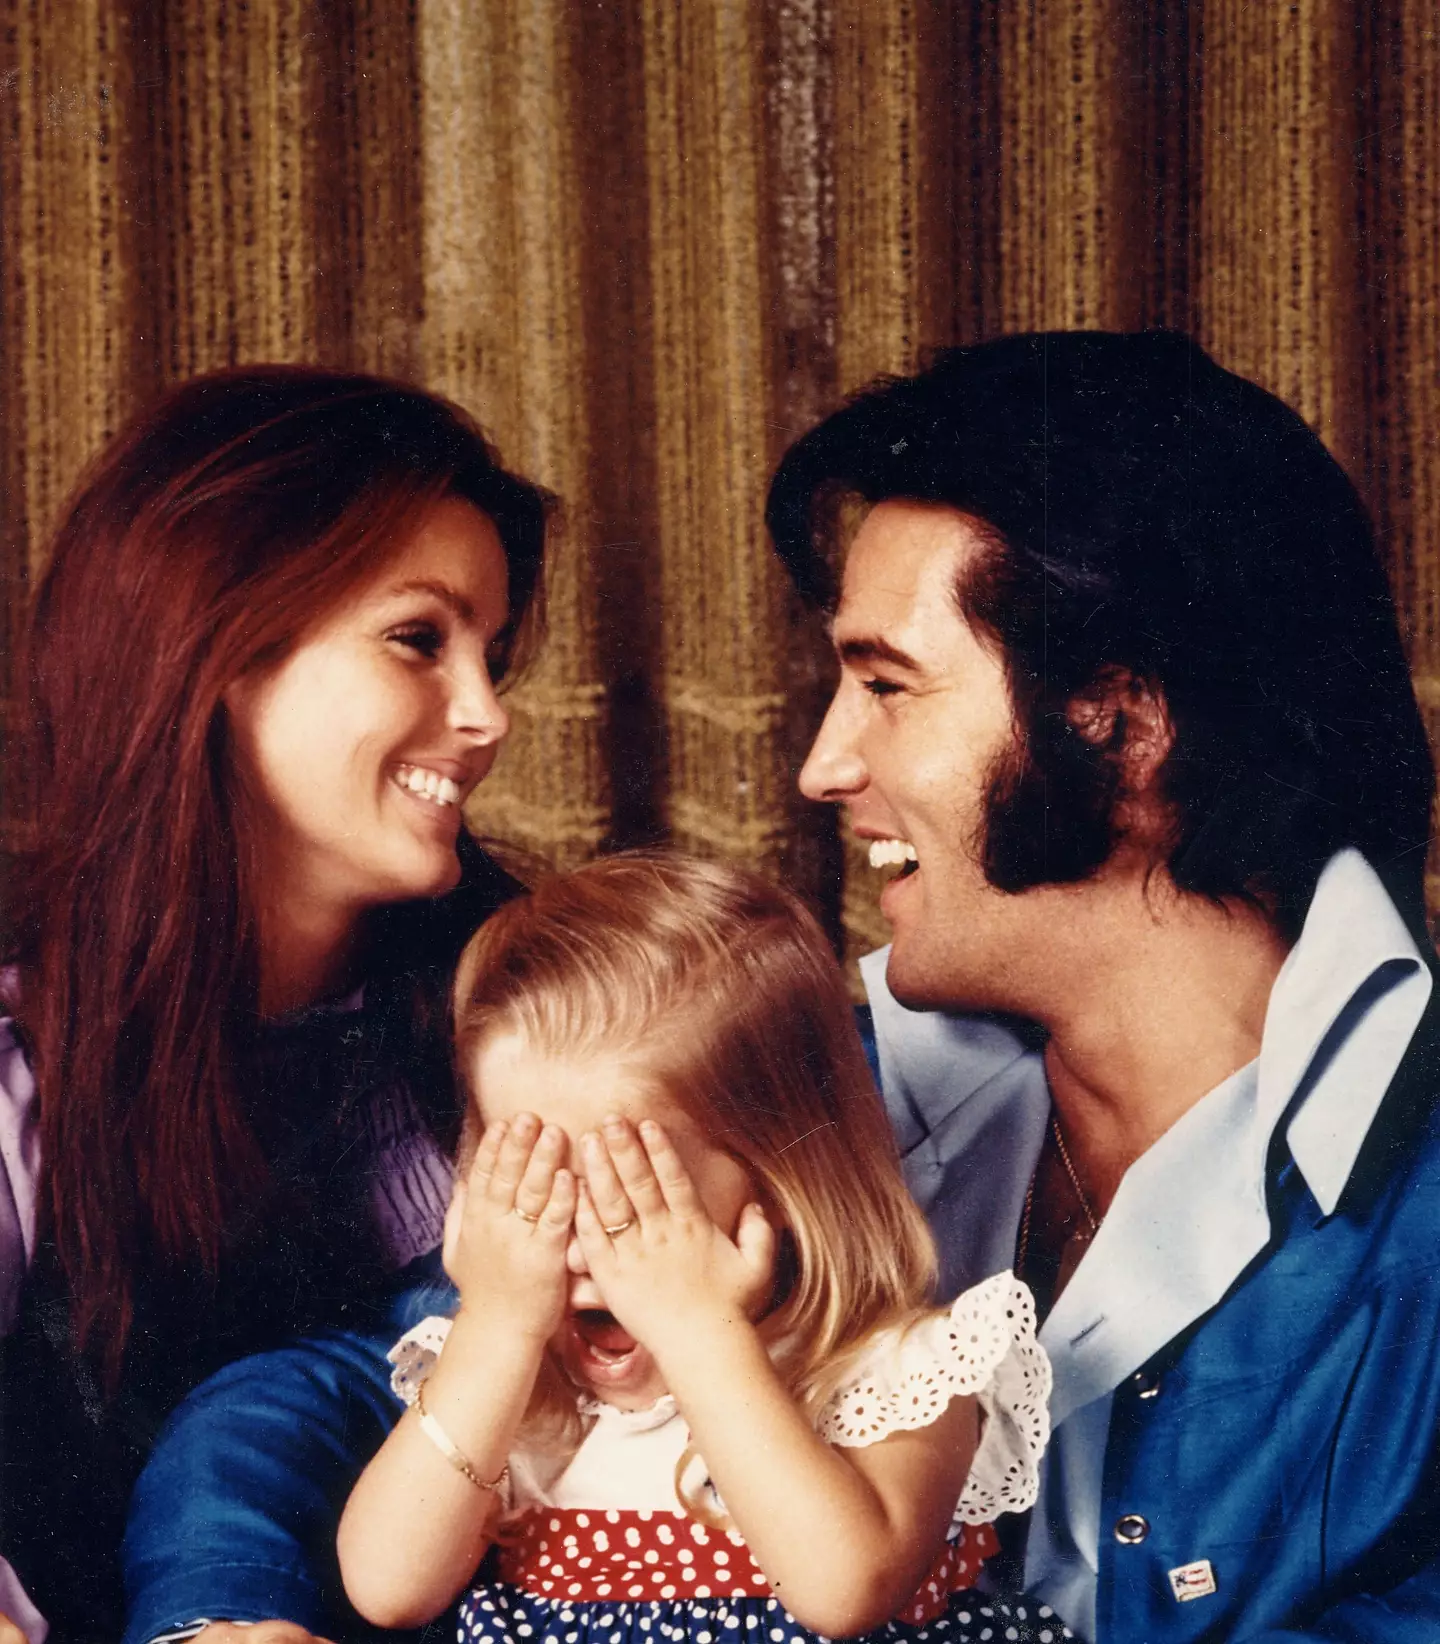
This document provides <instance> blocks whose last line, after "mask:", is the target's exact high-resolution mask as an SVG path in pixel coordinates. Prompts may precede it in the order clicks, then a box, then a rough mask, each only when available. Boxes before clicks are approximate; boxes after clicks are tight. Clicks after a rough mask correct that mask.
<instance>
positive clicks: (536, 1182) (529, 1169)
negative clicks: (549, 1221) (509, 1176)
mask: <svg viewBox="0 0 1440 1644" xmlns="http://www.w3.org/2000/svg"><path fill="white" fill-rule="evenodd" d="M564 1157H565V1132H564V1131H563V1130H561V1128H560V1127H559V1125H546V1126H545V1128H544V1129H543V1130H542V1131H541V1132H540V1134H539V1136H537V1137H536V1139H535V1145H534V1147H533V1148H532V1149H531V1151H530V1157H529V1159H528V1160H527V1161H526V1164H525V1173H524V1175H523V1176H521V1178H520V1180H519V1182H518V1183H517V1184H516V1187H515V1202H514V1204H513V1205H512V1206H511V1208H512V1209H513V1210H514V1211H515V1213H516V1214H517V1215H518V1216H520V1217H522V1218H523V1219H524V1220H525V1221H527V1222H530V1223H531V1224H532V1225H533V1224H534V1223H535V1222H538V1221H539V1220H540V1216H541V1214H542V1212H543V1211H544V1209H545V1206H546V1205H547V1204H549V1202H550V1190H551V1188H552V1187H553V1186H554V1185H555V1172H556V1170H557V1169H558V1168H559V1164H560V1161H561V1159H563V1158H564Z"/></svg>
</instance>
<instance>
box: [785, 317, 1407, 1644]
mask: <svg viewBox="0 0 1440 1644" xmlns="http://www.w3.org/2000/svg"><path fill="white" fill-rule="evenodd" d="M856 501H858V502H860V503H862V504H864V505H867V506H868V510H869V511H868V512H867V513H865V515H864V518H863V523H861V524H860V526H859V529H858V530H857V531H856V532H855V534H854V537H853V541H852V542H851V543H850V546H849V550H848V554H847V555H846V557H845V561H844V571H843V581H842V582H841V585H840V588H839V590H838V598H837V594H836V590H835V588H834V584H833V576H832V573H831V570H830V560H829V559H828V558H827V545H828V541H829V538H830V537H831V536H832V535H833V534H834V530H833V527H834V526H835V524H836V522H837V521H838V520H840V519H843V518H852V519H853V517H854V515H855V513H856V511H857V510H856V509H855V508H854V507H853V506H850V507H845V506H841V505H842V504H845V503H847V502H848V503H851V504H853V503H854V502H856ZM769 520H770V524H771V529H772V532H773V534H774V537H775V540H776V543H777V546H778V549H779V551H780V554H781V556H782V557H783V558H784V560H785V561H786V563H787V565H788V567H789V568H790V570H791V572H792V574H793V575H794V577H795V579H796V581H797V583H798V585H799V586H800V588H801V589H802V591H803V592H805V593H806V594H807V595H809V596H810V597H811V598H812V599H814V600H816V601H817V602H819V603H822V604H826V605H828V606H829V608H830V609H831V611H832V613H833V615H832V633H833V638H834V644H835V650H836V653H837V657H838V660H839V667H840V678H839V684H838V685H837V687H836V690H835V695H834V699H833V701H832V703H831V705H830V708H829V712H828V714H827V717H826V719H825V722H824V724H823V726H822V728H821V730H820V733H819V736H818V737H817V739H816V742H815V745H814V748H813V749H812V751H811V754H810V756H809V759H808V761H807V763H806V765H805V768H804V771H803V773H802V775H801V787H802V789H803V790H804V792H805V793H806V794H807V795H809V796H810V797H811V798H812V799H818V800H824V801H828V802H832V803H836V804H840V805H842V806H844V807H845V809H846V811H847V812H848V815H849V819H850V823H851V826H852V828H853V830H854V831H855V833H856V834H858V835H859V837H860V838H861V839H868V840H870V841H872V842H874V843H873V846H872V855H873V856H875V857H876V858H879V859H889V860H892V861H898V860H900V859H902V858H903V859H905V865H904V867H903V869H902V871H901V872H900V873H899V874H898V875H897V876H896V877H895V878H894V879H892V880H891V882H890V883H889V884H888V885H887V887H886V889H885V891H884V893H883V895H882V899H881V906H882V909H883V911H884V912H885V914H886V916H887V918H888V919H889V921H890V923H891V926H892V928H893V943H892V946H891V947H890V948H889V949H888V950H887V953H886V954H882V955H877V956H873V958H872V960H871V961H869V962H867V963H865V964H864V965H863V966H862V970H863V972H864V976H865V981H866V984H867V987H868V989H869V992H870V996H871V1001H872V1005H873V1009H874V1022H875V1028H876V1034H877V1038H878V1041H879V1059H880V1067H881V1072H882V1079H883V1082H884V1085H885V1090H886V1099H887V1103H888V1104H889V1106H890V1109H891V1113H892V1117H893V1119H894V1122H895V1125H896V1129H897V1133H898V1135H899V1137H900V1140H901V1145H902V1147H903V1148H904V1150H905V1155H906V1166H907V1172H908V1175H909V1179H910V1182H911V1185H912V1187H913V1188H914V1190H915V1192H916V1194H917V1196H918V1197H919V1199H920V1201H921V1203H922V1204H923V1205H924V1206H925V1207H926V1209H927V1211H928V1213H929V1214H930V1216H931V1218H932V1221H933V1224H934V1226H935V1229H936V1232H937V1235H938V1237H939V1239H940V1242H941V1245H942V1251H943V1258H944V1260H943V1266H944V1273H945V1279H946V1282H947V1283H949V1284H951V1285H953V1286H959V1285H960V1284H963V1283H969V1282H972V1280H974V1279H975V1278H978V1277H980V1276H982V1275H983V1274H984V1273H985V1272H987V1271H993V1270H995V1269H997V1268H1002V1267H1007V1266H1011V1265H1014V1266H1015V1267H1016V1268H1017V1269H1018V1270H1019V1271H1020V1273H1021V1275H1022V1276H1023V1277H1024V1278H1026V1279H1027V1280H1028V1281H1029V1282H1030V1283H1031V1285H1032V1287H1033V1288H1034V1289H1035V1291H1036V1294H1037V1300H1038V1302H1039V1305H1040V1308H1041V1311H1042V1314H1044V1315H1045V1323H1044V1328H1043V1331H1042V1334H1041V1340H1042V1342H1044V1343H1045V1345H1046V1346H1047V1348H1048V1349H1049V1352H1050V1354H1051V1356H1052V1360H1053V1363H1054V1368H1055V1393H1054V1399H1053V1402H1052V1420H1053V1425H1054V1438H1053V1441H1052V1447H1051V1450H1050V1453H1049V1456H1048V1457H1047V1463H1046V1470H1045V1474H1044V1477H1043V1482H1042V1491H1041V1498H1040V1501H1039V1503H1038V1505H1037V1507H1036V1510H1035V1511H1034V1513H1033V1514H1032V1515H1031V1521H1030V1524H1029V1526H1028V1536H1027V1537H1026V1538H1025V1543H1024V1546H1023V1549H1022V1551H1023V1558H1024V1571H1025V1579H1026V1583H1027V1585H1028V1586H1029V1587H1030V1588H1032V1590H1034V1591H1035V1592H1036V1593H1037V1595H1038V1596H1040V1597H1042V1598H1044V1599H1046V1600H1047V1601H1049V1602H1050V1603H1051V1604H1053V1606H1054V1607H1055V1608H1056V1609H1057V1610H1058V1611H1059V1613H1060V1614H1061V1615H1063V1616H1064V1617H1065V1619H1066V1620H1067V1621H1068V1622H1070V1624H1071V1625H1072V1626H1073V1627H1075V1628H1076V1630H1077V1631H1079V1632H1081V1633H1082V1634H1083V1635H1084V1636H1086V1637H1091V1638H1096V1639H1100V1640H1104V1641H1106V1644H1111V1641H1114V1644H1121V1641H1128V1640H1134V1641H1136V1644H1140V1641H1145V1644H1162V1641H1168V1640H1181V1639H1184V1640H1190V1639H1200V1638H1205V1639H1225V1640H1232V1639H1233V1640H1239V1639H1245V1640H1259V1639H1265V1640H1274V1641H1277V1644H1278V1641H1279V1640H1281V1639H1285V1640H1290V1641H1298V1640H1301V1639H1311V1638H1313V1639H1320V1638H1324V1639H1327V1640H1336V1639H1345V1640H1350V1639H1354V1640H1360V1639H1364V1640H1367V1641H1374V1640H1391V1639H1394V1640H1399V1639H1405V1640H1420V1639H1427V1640H1428V1639H1435V1638H1440V1447H1437V1433H1440V1115H1437V1112H1436V1096H1437V1094H1440V1061H1437V1042H1436V1032H1437V1029H1436V1023H1435V1020H1434V1015H1435V1013H1434V1011H1432V1009H1431V1008H1430V995H1431V955H1430V951H1429V947H1428V942H1427V941H1426V939H1425V937H1424V924H1423V907H1422V895H1421V892H1422V872H1423V866H1424V856H1425V844H1426V835H1427V828H1428V819H1429V811H1430V803H1431V797H1432V788H1433V777H1432V771H1431V764H1430V758H1429V753H1428V750H1427V747H1426V743H1425V737H1424V734H1423V730H1422V727H1421V723H1420V719H1419V716H1418V713H1417V711H1416V707H1415V702H1414V697H1413V694H1412V691H1411V688H1410V683H1409V678H1408V675H1407V672H1406V668H1405V662H1404V657H1403V654H1402V651H1401V646H1400V642H1399V638H1398V635H1397V631H1396V625H1395V619H1394V612H1393V608H1392V605H1391V602H1390V598H1389V594H1388V591H1387V588H1386V585H1385V580H1384V577H1383V575H1382V572H1381V570H1380V568H1379V566H1378V564H1377V561H1376V557H1375V554H1374V549H1373V543H1372V539H1371V534H1370V530H1369V527H1368V524H1367V523H1366V520H1365V516H1364V513H1363V510H1362V508H1361V506H1360V504H1359V501H1358V499H1357V498H1356V496H1355V493H1354V491H1353V489H1352V488H1351V486H1350V484H1349V482H1348V481H1347V480H1346V479H1345V477H1344V475H1343V474H1342V473H1341V471H1340V469H1339V467H1338V466H1337V465H1336V464H1335V463H1334V461H1333V460H1332V459H1331V458H1330V457H1329V456H1328V455H1327V454H1326V452H1325V451H1324V448H1323V447H1322V446H1321V444H1320V442H1319V441H1318V440H1317V439H1316V438H1315V437H1314V435H1313V434H1311V433H1310V432H1309V430H1308V429H1307V428H1306V427H1305V426H1304V424H1303V423H1302V422H1301V420H1300V419H1299V418H1298V417H1297V416H1296V415H1295V414H1294V413H1293V412H1291V411H1290V410H1288V409H1287V408H1286V407H1285V406H1283V405H1282V404H1280V402H1279V401H1277V400H1275V399H1273V398H1272V397H1271V396H1269V395H1267V394H1265V393H1264V392H1262V391H1261V390H1260V389H1258V388H1257V387H1255V386H1254V385H1253V384H1250V383H1246V382H1243V381H1241V380H1240V379H1238V378H1236V377H1233V376H1231V375H1229V374H1228V373H1226V372H1224V371H1221V370H1220V369H1219V368H1218V367H1217V366H1216V365H1215V364H1214V363H1213V362H1212V361H1211V360H1209V359H1208V358H1207V357H1206V356H1205V355H1204V354H1203V353H1202V352H1201V351H1200V350H1199V349H1198V348H1196V347H1195V346H1194V345H1193V344H1191V343H1189V342H1188V341H1187V340H1185V339H1184V338H1182V337H1179V336H1175V335H1170V334H1165V333H1150V334H1145V335H1138V336H1109V335H1102V334H1094V333H1088V334H1087V333H1070V334H1055V335H1048V336H1026V337H1011V338H1006V339H1002V340H999V341H996V342H993V343H989V344H985V345H982V346H980V347H976V348H969V349H960V350H955V351H952V352H950V353H947V354H945V355H942V356H941V357H940V358H939V359H938V360H937V361H936V363H935V364H934V365H933V366H931V367H930V368H929V369H928V370H926V371H924V372H922V373H920V374H919V375H918V376H916V377H913V378H909V379H904V380H900V381H895V382H891V383H889V384H887V385H883V386H881V387H879V388H877V389H874V390H872V391H870V392H868V393H866V394H863V395H861V396H860V397H858V398H857V399H856V400H854V401H853V402H852V403H851V404H850V405H849V406H847V407H846V408H844V409H843V410H841V411H839V412H838V413H836V414H835V415H834V416H832V417H831V418H829V419H828V420H827V421H826V422H824V423H822V424H821V425H820V426H819V427H818V428H816V429H815V430H814V431H812V432H811V433H810V434H809V435H807V436H806V437H805V438H804V439H802V440H801V441H800V442H799V443H798V444H797V445H796V446H795V447H794V448H793V449H792V450H791V451H790V452H789V454H788V455H787V456H786V458H785V460H784V462H783V464H782V466H781V468H780V471H779V473H778V474H777V476H776V479H775V482H774V485H773V488H772V492H771V498H770V508H769ZM941 1011H965V1012H983V1013H992V1014H990V1015H988V1016H971V1017H969V1018H968V1019H967V1018H963V1017H947V1016H944V1015H940V1014H936V1013H937V1012H941ZM993 1013H1000V1014H1001V1015H1002V1016H1003V1017H1004V1018H1011V1019H1013V1018H1020V1019H1023V1021H1024V1022H1025V1023H1027V1024H1033V1025H1034V1027H1033V1029H1030V1028H1026V1029H1024V1030H1021V1031H1020V1032H1018V1033H1017V1032H1014V1031H1011V1028H1010V1027H1007V1025H1006V1024H1005V1022H1004V1021H1003V1020H997V1019H996V1016H995V1015H994V1014H993Z"/></svg>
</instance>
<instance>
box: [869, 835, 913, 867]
mask: <svg viewBox="0 0 1440 1644" xmlns="http://www.w3.org/2000/svg"><path fill="white" fill-rule="evenodd" d="M918 860H919V859H918V857H917V856H916V855H915V847H914V846H913V845H912V844H911V843H910V841H909V840H908V839H872V840H871V841H870V866H871V867H872V868H900V867H904V865H905V864H906V863H907V862H915V861H918Z"/></svg>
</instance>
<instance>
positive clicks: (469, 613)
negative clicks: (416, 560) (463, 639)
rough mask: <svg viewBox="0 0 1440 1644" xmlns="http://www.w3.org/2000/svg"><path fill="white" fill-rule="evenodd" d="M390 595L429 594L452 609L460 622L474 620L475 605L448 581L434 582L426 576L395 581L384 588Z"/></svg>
mask: <svg viewBox="0 0 1440 1644" xmlns="http://www.w3.org/2000/svg"><path fill="white" fill-rule="evenodd" d="M386 592H387V593H388V594H390V595H396V594H429V595H430V596H431V598H432V599H438V600H439V601H440V603H441V604H442V605H444V606H447V607H448V608H449V609H450V610H452V611H453V612H454V613H455V615H456V616H458V617H459V618H460V620H461V621H462V622H473V621H474V620H475V607H474V606H473V605H472V604H471V603H470V601H469V600H468V599H466V597H465V596H464V594H462V593H461V592H460V591H459V589H458V588H452V587H451V586H450V584H449V583H448V582H435V581H432V580H431V579H430V578H428V577H421V578H416V579H415V580H414V581H412V582H397V583H395V585H394V586H393V587H391V588H389V589H387V590H386Z"/></svg>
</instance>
